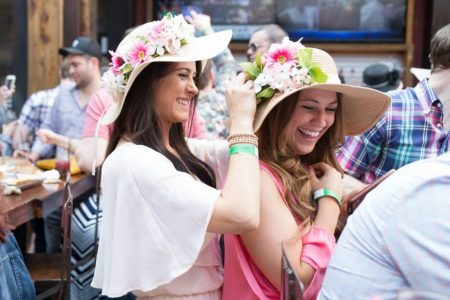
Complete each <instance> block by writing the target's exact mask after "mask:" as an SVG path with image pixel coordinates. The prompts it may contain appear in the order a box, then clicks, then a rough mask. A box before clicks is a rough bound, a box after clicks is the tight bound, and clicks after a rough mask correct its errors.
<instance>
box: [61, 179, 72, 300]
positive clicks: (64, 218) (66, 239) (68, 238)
mask: <svg viewBox="0 0 450 300" xmlns="http://www.w3.org/2000/svg"><path fill="white" fill-rule="evenodd" d="M67 176H68V177H67V180H66V182H65V183H64V196H63V199H64V203H63V210H62V214H61V227H62V232H63V248H62V257H63V266H62V268H61V278H66V280H67V284H65V291H64V294H65V298H66V299H69V298H70V284H71V280H70V272H71V270H72V265H71V257H72V234H71V233H72V212H73V195H72V189H71V180H70V173H68V175H67Z"/></svg>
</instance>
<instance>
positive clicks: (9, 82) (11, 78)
mask: <svg viewBox="0 0 450 300" xmlns="http://www.w3.org/2000/svg"><path fill="white" fill-rule="evenodd" d="M15 84H16V75H12V74H10V75H7V76H6V79H5V85H6V87H7V88H8V89H9V90H11V89H12V88H13V86H14V85H15Z"/></svg>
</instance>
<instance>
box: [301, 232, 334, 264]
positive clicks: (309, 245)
mask: <svg viewBox="0 0 450 300" xmlns="http://www.w3.org/2000/svg"><path fill="white" fill-rule="evenodd" d="M302 242H303V249H302V255H301V258H300V260H301V261H304V262H306V263H308V264H309V265H311V266H312V267H313V268H314V269H316V270H319V269H324V268H326V267H327V265H328V262H329V261H330V257H331V253H332V252H333V249H334V247H335V246H336V239H335V238H334V236H333V235H332V234H330V233H329V232H328V231H326V230H325V229H322V228H320V227H317V226H312V227H311V230H310V231H309V232H308V233H307V234H305V235H304V236H303V238H302Z"/></svg>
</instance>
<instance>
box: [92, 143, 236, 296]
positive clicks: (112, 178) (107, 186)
mask: <svg viewBox="0 0 450 300" xmlns="http://www.w3.org/2000/svg"><path fill="white" fill-rule="evenodd" d="M189 147H190V148H191V150H192V151H193V153H194V154H195V155H196V156H197V157H198V158H200V159H202V160H203V161H205V162H207V163H208V164H209V165H210V166H211V167H212V168H213V169H214V170H215V171H216V176H217V179H218V180H217V181H218V186H222V185H223V181H224V178H225V175H226V172H227V169H228V162H229V158H228V145H227V143H226V142H223V141H221V142H208V141H199V140H189ZM101 186H102V195H101V196H102V202H101V203H102V205H103V222H102V228H101V233H100V245H99V249H98V254H97V262H96V267H95V274H94V279H93V281H92V286H93V287H96V288H100V289H102V290H103V291H102V293H103V294H104V295H108V296H110V297H118V296H122V295H124V294H126V293H127V292H129V291H133V292H134V293H136V294H137V295H139V296H155V295H169V296H170V295H173V296H183V295H193V294H201V293H206V292H210V291H214V290H216V289H219V288H220V287H221V285H222V267H221V259H220V250H219V248H218V242H217V234H211V233H208V234H207V233H206V229H207V226H208V223H209V220H210V218H211V214H212V212H213V209H214V206H215V202H216V200H217V199H218V197H219V195H220V190H217V189H214V188H211V187H209V186H207V185H206V184H204V183H202V182H200V181H198V180H195V179H194V178H193V177H192V176H190V175H189V174H187V173H184V172H179V171H177V170H176V169H175V167H174V166H173V164H172V163H171V162H170V160H168V159H167V158H166V157H165V156H163V155H162V154H160V153H158V152H156V151H154V150H152V149H150V148H148V147H145V146H140V145H135V144H132V143H123V144H120V145H119V146H118V147H117V148H116V150H115V151H114V152H113V153H112V154H111V155H109V156H108V157H107V159H106V160H105V162H104V163H103V168H102V180H101Z"/></svg>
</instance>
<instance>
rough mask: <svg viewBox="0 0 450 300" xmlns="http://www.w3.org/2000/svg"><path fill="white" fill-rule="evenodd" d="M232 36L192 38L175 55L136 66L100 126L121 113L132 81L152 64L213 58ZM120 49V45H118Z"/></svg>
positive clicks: (209, 35) (225, 46) (167, 55)
mask: <svg viewBox="0 0 450 300" xmlns="http://www.w3.org/2000/svg"><path fill="white" fill-rule="evenodd" d="M231 36H232V31H231V30H225V31H221V32H215V33H212V34H208V35H205V36H202V37H199V38H193V39H192V40H191V41H190V42H189V43H188V44H186V45H184V46H183V47H181V50H180V52H179V53H177V54H164V55H162V56H158V57H155V58H154V59H152V60H149V61H146V62H144V63H142V64H140V65H138V66H136V67H135V68H134V69H133V71H132V73H131V74H130V77H129V79H128V81H127V85H126V87H125V91H124V93H123V96H121V97H120V98H121V99H120V101H118V102H114V103H113V104H112V105H111V106H110V107H109V109H108V110H107V112H106V113H105V115H104V116H103V118H102V119H101V120H100V123H101V124H102V125H109V124H111V123H113V122H114V121H115V120H116V119H117V117H118V116H119V114H120V112H121V111H122V107H123V104H124V102H125V98H126V96H127V94H128V92H129V91H130V88H131V86H132V84H133V82H134V80H135V79H136V78H137V77H138V76H139V74H140V73H141V72H142V71H143V70H144V69H145V68H146V67H148V66H149V65H150V64H151V63H154V62H191V61H193V62H195V61H202V65H204V63H203V61H205V60H208V59H210V58H213V57H215V56H217V55H219V54H220V53H221V52H222V51H223V50H225V49H226V48H227V47H228V44H229V43H230V40H231ZM119 47H120V45H119Z"/></svg>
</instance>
